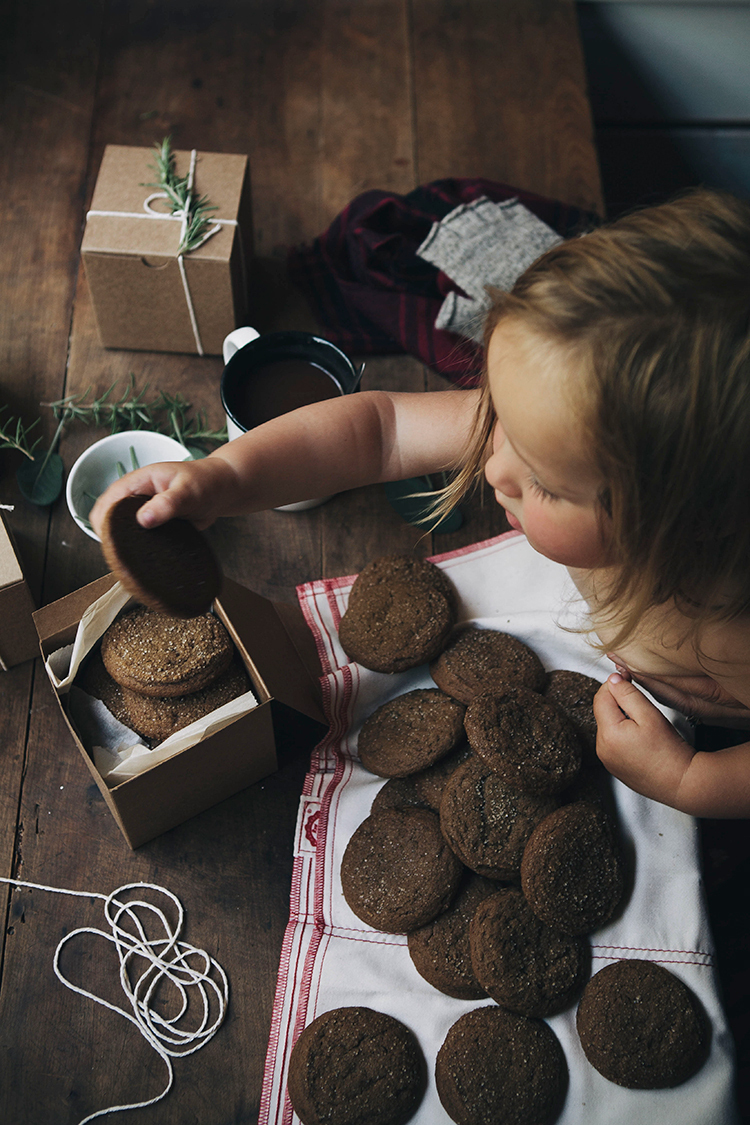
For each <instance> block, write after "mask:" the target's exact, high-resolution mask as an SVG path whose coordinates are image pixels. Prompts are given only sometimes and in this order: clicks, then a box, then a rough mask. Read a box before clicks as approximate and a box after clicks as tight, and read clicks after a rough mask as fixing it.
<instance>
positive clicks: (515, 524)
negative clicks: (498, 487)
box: [505, 508, 523, 531]
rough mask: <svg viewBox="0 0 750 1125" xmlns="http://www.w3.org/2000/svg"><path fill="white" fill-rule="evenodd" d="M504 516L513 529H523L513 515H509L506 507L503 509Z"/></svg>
mask: <svg viewBox="0 0 750 1125" xmlns="http://www.w3.org/2000/svg"><path fill="white" fill-rule="evenodd" d="M505 518H506V520H507V521H508V523H509V524H510V526H511V527H512V528H513V530H514V531H523V528H522V527H521V523H520V521H519V520H517V519H516V517H515V516H514V515H511V513H510V512H509V511H508V509H507V508H506V509H505Z"/></svg>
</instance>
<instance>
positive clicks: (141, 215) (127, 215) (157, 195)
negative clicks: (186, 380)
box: [86, 149, 247, 355]
mask: <svg viewBox="0 0 750 1125" xmlns="http://www.w3.org/2000/svg"><path fill="white" fill-rule="evenodd" d="M197 159H198V153H197V150H196V149H193V150H192V151H191V153H190V168H189V170H188V184H187V190H188V197H189V196H190V194H191V193H192V190H193V183H194V180H195V165H196V161H197ZM154 199H169V194H168V193H167V192H166V191H152V192H151V194H150V195H147V196H146V198H145V199H144V201H143V211H88V212H87V213H86V220H87V221H88V220H89V219H90V218H91V217H92V215H96V216H101V217H102V218H106V219H169V220H172V221H173V222H178V223H180V224H181V225H180V241H179V243H178V245H179V246H181V245H182V241H183V239H184V237H185V232H186V230H187V224H188V220H189V218H190V209H189V208H188V207H181V208H180V209H179V210H177V211H174V212H172V213H167V212H166V211H154V209H153V208H152V206H151V203H152V201H153V200H154ZM211 222H212V223H213V224H214V226H213V227H212V228H211V229H210V230H208V231H206V233H205V234H204V235H203V238H202V239H201V240H200V242H197V243H196V244H195V246H193V247H192V249H193V250H197V249H198V248H199V247H200V246H203V244H204V243H205V242H208V240H209V238H213V236H214V235H215V234H217V233H218V232H219V231H220V230H221V228H222V227H223V226H227V227H236V226H237V225H238V223H237V220H236V219H212V220H211ZM240 257H241V261H242V274H243V281H244V282H245V284H247V282H246V278H245V254H244V250H243V247H242V239H240ZM177 264H178V266H179V269H180V278H181V279H182V288H183V290H184V292H185V300H186V302H187V308H188V315H189V316H190V325H191V328H192V329H193V337H194V339H195V347H196V350H197V352H198V355H204V354H205V353H204V351H203V343H202V341H201V336H200V332H199V331H198V321H197V319H196V316H195V308H194V306H193V298H192V295H191V293H190V286H189V285H188V279H187V273H186V272H185V262H184V256H183V255H182V254H178V255H177Z"/></svg>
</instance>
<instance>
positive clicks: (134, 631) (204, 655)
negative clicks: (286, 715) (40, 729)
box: [79, 606, 250, 744]
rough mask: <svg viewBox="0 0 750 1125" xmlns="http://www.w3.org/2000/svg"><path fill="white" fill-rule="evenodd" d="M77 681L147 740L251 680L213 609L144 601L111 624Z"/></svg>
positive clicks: (185, 722) (178, 725)
mask: <svg viewBox="0 0 750 1125" xmlns="http://www.w3.org/2000/svg"><path fill="white" fill-rule="evenodd" d="M79 685H80V687H82V688H83V690H84V691H87V692H88V694H89V695H92V696H94V698H96V699H101V700H102V702H103V703H104V704H105V706H106V707H107V708H108V709H109V711H110V712H111V713H112V714H113V715H114V716H115V718H116V719H119V721H120V722H121V723H124V725H125V726H127V727H129V728H130V729H131V730H133V731H135V732H136V734H138V735H140V736H141V737H142V738H143V739H145V740H146V741H147V742H149V743H152V744H157V743H159V742H163V741H164V739H165V738H169V736H170V735H172V734H174V733H175V732H176V731H178V730H182V728H183V727H186V726H188V725H189V724H190V723H193V722H195V721H196V720H197V719H201V718H203V717H204V716H205V715H208V714H210V713H211V712H212V711H215V710H216V709H217V708H218V707H221V706H223V704H225V703H229V702H230V700H232V699H235V698H236V697H237V696H239V695H242V694H243V693H244V692H246V691H248V690H249V688H250V682H249V678H248V675H247V672H246V671H245V667H244V665H243V664H242V661H241V660H240V659H239V657H238V656H237V654H236V650H235V647H234V644H233V642H232V638H231V637H230V636H229V633H228V632H227V630H226V628H225V627H224V625H223V624H222V622H221V621H220V620H219V619H218V617H216V616H215V615H214V614H213V613H203V614H199V615H198V616H197V617H191V618H188V619H185V618H181V617H174V616H170V615H168V614H164V613H157V612H155V611H154V610H151V609H148V608H147V607H145V606H136V607H135V608H132V609H129V610H127V611H126V612H124V613H122V614H121V615H120V616H119V617H118V618H116V620H115V621H114V622H113V623H112V624H111V625H110V626H109V628H108V629H107V630H106V632H105V633H104V635H103V637H102V639H101V647H100V650H99V651H98V652H96V653H94V654H93V655H92V657H91V659H90V660H89V663H88V664H87V666H86V668H85V669H84V671H83V673H82V675H81V677H80V680H79Z"/></svg>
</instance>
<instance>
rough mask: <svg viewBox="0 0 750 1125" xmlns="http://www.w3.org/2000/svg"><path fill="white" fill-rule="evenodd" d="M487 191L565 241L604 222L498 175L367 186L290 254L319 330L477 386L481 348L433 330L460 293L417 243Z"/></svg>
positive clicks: (362, 349)
mask: <svg viewBox="0 0 750 1125" xmlns="http://www.w3.org/2000/svg"><path fill="white" fill-rule="evenodd" d="M480 196H486V197H487V198H488V199H490V200H492V202H493V203H500V202H503V201H504V200H507V199H514V198H517V199H518V200H519V201H520V202H521V203H523V204H524V205H525V206H526V207H528V209H529V210H530V211H531V212H533V214H535V215H536V216H537V217H538V218H539V219H541V220H542V221H543V222H545V223H547V225H548V226H550V227H552V229H553V230H555V231H557V233H558V234H560V235H561V236H562V237H563V238H568V237H570V236H572V235H574V234H578V233H580V232H582V231H583V230H586V229H589V228H590V227H592V226H593V225H595V223H596V222H597V218H596V216H595V215H594V214H592V213H591V212H587V211H582V210H581V209H579V208H577V207H570V206H568V205H567V204H564V203H560V202H559V201H558V200H554V199H547V198H545V197H544V196H540V195H534V194H533V193H531V192H527V191H521V190H519V189H518V188H515V187H511V186H510V185H508V184H499V183H494V182H493V181H492V180H484V179H445V180H435V181H434V182H433V183H429V184H424V185H422V186H421V187H418V188H415V190H414V191H411V192H409V193H408V194H407V195H395V194H393V193H390V192H386V191H375V190H373V191H366V192H364V193H363V194H362V195H358V196H357V197H356V198H355V199H353V200H352V202H351V203H350V204H349V205H348V206H347V207H345V208H344V210H343V211H342V212H341V214H340V215H338V216H337V218H335V219H334V221H333V222H332V223H331V225H330V227H329V228H328V229H327V230H326V231H324V232H323V234H321V235H320V236H319V237H318V238H316V239H315V240H314V241H313V242H312V244H311V245H309V246H303V247H296V248H294V249H293V250H291V251H290V253H289V258H288V266H289V274H290V277H291V280H292V281H293V282H294V283H295V284H296V285H297V286H298V287H299V288H300V289H302V291H303V292H304V293H305V295H306V297H307V300H308V301H309V303H310V306H311V308H312V310H313V312H314V314H315V316H316V317H317V319H318V321H319V323H320V324H321V325H322V329H323V331H322V334H323V335H324V336H325V337H326V338H327V339H328V340H330V341H331V342H332V343H334V344H336V345H338V347H340V348H342V349H343V350H344V351H346V352H349V353H354V354H363V353H364V354H389V353H398V352H406V353H407V354H409V355H413V356H416V357H417V359H420V360H421V361H422V362H423V363H426V364H427V365H428V366H429V367H431V368H433V370H435V371H438V372H439V373H440V374H442V375H446V376H447V377H448V378H449V379H450V380H451V381H452V382H453V383H456V384H458V385H459V386H462V387H473V386H476V385H477V382H478V380H479V374H480V371H481V367H482V360H483V354H482V349H481V348H478V347H477V346H476V345H475V344H473V343H472V342H471V341H469V340H465V339H464V338H463V337H461V336H456V335H454V334H453V333H450V332H443V331H439V330H438V329H436V328H435V318H436V317H437V314H438V311H439V309H440V306H441V304H442V302H443V299H444V297H445V295H446V294H447V293H448V292H450V291H451V290H454V291H456V292H461V290H460V289H459V288H458V286H457V285H455V284H454V283H453V282H452V281H451V279H450V278H449V277H447V276H446V275H445V274H444V273H441V272H440V271H439V270H437V269H436V268H435V267H434V266H432V265H430V264H429V263H428V262H425V261H423V260H422V259H421V258H419V257H418V256H417V249H418V248H419V246H420V245H421V244H422V242H423V241H424V239H425V238H426V237H427V235H428V234H429V232H430V228H431V226H432V224H433V223H435V222H439V221H440V220H441V219H444V218H445V216H446V215H448V214H449V213H450V212H451V211H452V210H453V209H454V208H455V207H457V206H458V205H459V204H461V203H471V202H472V201H473V200H475V199H478V198H479V197H480Z"/></svg>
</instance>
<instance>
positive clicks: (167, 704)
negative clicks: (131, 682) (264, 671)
mask: <svg viewBox="0 0 750 1125" xmlns="http://www.w3.org/2000/svg"><path fill="white" fill-rule="evenodd" d="M121 690H122V698H123V703H124V705H125V708H126V710H127V712H128V715H129V717H130V722H129V724H128V725H129V726H130V727H131V728H132V729H133V730H134V731H135V732H136V733H137V734H140V735H142V736H143V737H144V738H148V739H151V740H155V741H158V742H163V741H164V739H165V738H169V736H170V735H172V734H175V733H176V732H177V731H178V730H182V728H183V727H187V726H189V725H190V724H191V723H194V722H196V720H197V719H202V718H204V717H205V716H206V715H210V714H211V712H212V711H216V710H217V709H218V708H219V707H223V706H224V704H225V703H229V702H231V700H233V699H237V697H238V696H240V695H243V694H244V693H245V692H246V691H249V690H250V679H249V677H248V674H247V672H246V671H245V667H244V665H243V664H242V663H241V661H240V660H238V659H235V660H233V661H232V663H231V664H230V665H229V667H228V668H227V670H226V672H222V674H221V675H220V676H218V677H217V679H215V680H214V681H213V683H211V684H209V685H208V687H204V688H201V689H200V690H199V691H194V692H192V693H191V694H190V695H175V696H172V697H171V698H166V699H165V698H162V697H160V696H153V695H140V694H138V692H135V691H130V690H129V688H122V689H121Z"/></svg>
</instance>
